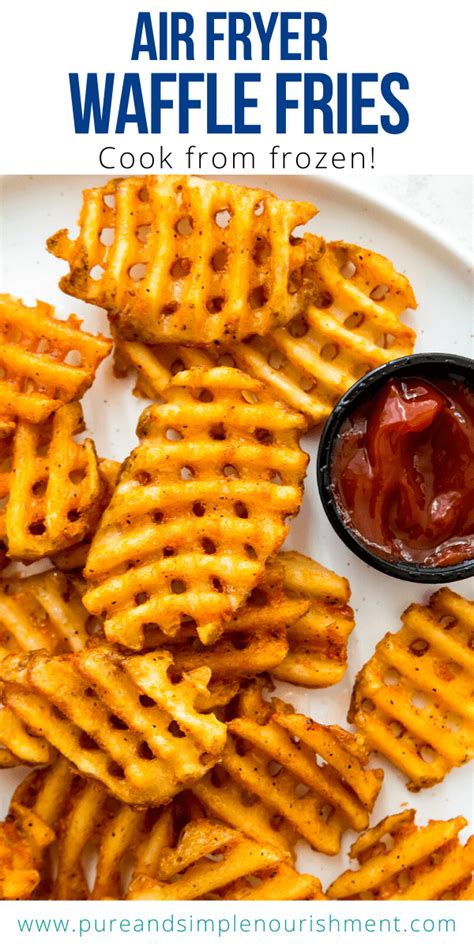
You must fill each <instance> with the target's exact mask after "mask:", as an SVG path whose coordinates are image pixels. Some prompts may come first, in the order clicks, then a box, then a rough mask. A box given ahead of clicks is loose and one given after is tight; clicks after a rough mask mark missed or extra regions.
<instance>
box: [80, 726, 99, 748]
mask: <svg viewBox="0 0 474 948" xmlns="http://www.w3.org/2000/svg"><path fill="white" fill-rule="evenodd" d="M79 744H80V746H81V747H82V749H83V750H97V749H98V745H97V742H96V741H95V740H94V738H93V737H91V736H90V735H89V734H86V732H85V731H81V735H80V737H79Z"/></svg>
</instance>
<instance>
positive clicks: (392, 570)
mask: <svg viewBox="0 0 474 948" xmlns="http://www.w3.org/2000/svg"><path fill="white" fill-rule="evenodd" d="M396 378H421V379H426V380H429V379H440V378H453V379H456V380H458V381H462V382H465V383H466V384H467V385H469V386H470V387H471V388H473V389H474V361H473V360H472V359H466V358H464V356H458V355H449V354H448V353H444V352H427V353H420V354H419V355H410V356H404V357H403V358H402V359H395V360H394V361H393V362H388V363H387V364H386V365H382V366H380V368H378V369H374V370H373V371H372V372H368V373H367V375H364V376H363V378H361V379H360V380H359V381H358V382H356V383H355V385H353V386H352V388H350V389H349V390H348V391H347V392H346V393H345V395H343V396H342V398H341V399H340V401H338V403H337V405H336V407H335V408H334V410H333V412H332V414H331V415H330V417H329V418H328V420H327V422H326V424H325V426H324V428H323V432H322V434H321V440H320V443H319V451H318V461H317V477H318V488H319V494H320V497H321V500H322V503H323V507H324V510H325V512H326V515H327V517H328V519H329V521H330V523H331V524H332V526H333V527H334V529H335V531H336V533H337V534H338V536H339V537H340V538H341V540H343V542H344V543H345V544H346V546H347V547H349V549H350V550H352V552H353V553H355V554H356V556H358V557H359V558H360V559H361V560H364V562H365V563H368V564H369V566H373V567H374V569H377V570H379V571H380V572H381V573H385V574H386V575H387V576H395V577H397V579H405V580H408V581H409V582H412V583H449V582H454V581H455V580H458V579H467V577H468V576H473V575H474V559H469V560H463V561H462V562H461V563H454V564H452V565H449V566H424V565H423V564H421V563H405V562H399V561H395V562H394V561H392V560H386V559H383V557H381V556H378V555H377V553H374V552H373V551H372V550H370V549H368V547H366V546H364V544H363V543H361V541H360V540H359V539H358V538H357V536H356V535H355V534H354V533H352V531H351V530H350V528H349V527H348V526H346V524H345V523H344V522H343V520H342V519H341V516H340V514H339V512H338V509H337V506H336V502H335V498H334V494H333V489H332V485H331V462H332V453H333V448H334V444H335V441H336V438H337V436H338V434H339V431H340V429H341V426H342V425H343V423H344V422H345V420H346V419H347V418H348V416H349V415H351V414H352V412H353V411H354V409H356V408H358V407H359V405H361V404H362V403H363V402H366V401H367V400H368V399H370V397H371V396H372V397H374V396H375V395H376V394H377V393H378V392H379V390H380V389H381V388H382V386H383V385H384V384H385V383H386V382H388V381H389V380H390V379H396Z"/></svg>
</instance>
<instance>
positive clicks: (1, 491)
mask: <svg viewBox="0 0 474 948" xmlns="http://www.w3.org/2000/svg"><path fill="white" fill-rule="evenodd" d="M11 470H12V439H11V438H0V571H1V570H3V569H5V567H6V566H8V562H9V560H8V543H7V527H6V518H5V512H6V506H7V501H8V494H9V491H10V484H11Z"/></svg>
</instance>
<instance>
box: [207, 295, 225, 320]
mask: <svg viewBox="0 0 474 948" xmlns="http://www.w3.org/2000/svg"><path fill="white" fill-rule="evenodd" d="M224 306H225V296H210V297H209V299H208V300H206V309H207V311H208V313H211V315H215V314H216V313H220V312H222V310H223V309H224Z"/></svg>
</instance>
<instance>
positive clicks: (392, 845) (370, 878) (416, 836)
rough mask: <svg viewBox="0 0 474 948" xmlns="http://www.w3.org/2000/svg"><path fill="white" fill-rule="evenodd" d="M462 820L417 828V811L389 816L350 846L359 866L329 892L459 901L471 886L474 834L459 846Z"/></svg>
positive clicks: (358, 896) (355, 896)
mask: <svg viewBox="0 0 474 948" xmlns="http://www.w3.org/2000/svg"><path fill="white" fill-rule="evenodd" d="M466 822H467V821H466V820H465V819H464V818H463V817H462V816H458V817H456V818H455V819H452V820H430V821H429V823H428V825H427V826H415V810H407V811H406V812H405V813H397V814H396V815H395V816H388V817H386V818H385V819H384V820H382V821H381V822H380V823H378V824H377V826H374V827H373V829H369V830H367V832H366V833H363V834H362V836H360V837H359V839H358V840H356V842H355V843H354V844H353V845H352V846H351V849H350V856H351V858H352V859H357V860H358V862H359V865H360V868H359V869H348V870H347V871H346V872H343V873H342V875H341V876H339V878H338V879H336V880H335V881H334V882H333V883H332V885H330V886H329V889H328V890H327V893H326V894H327V896H328V897H329V898H331V899H357V900H360V899H378V900H383V899H389V900H390V899H396V900H397V901H398V900H402V901H413V900H416V899H428V900H438V899H463V898H465V897H466V892H467V890H469V888H470V887H471V885H472V882H471V876H472V872H473V870H474V836H471V838H470V839H469V840H468V842H467V843H466V845H465V846H463V845H462V844H461V843H460V841H459V839H458V833H459V832H460V830H462V828H463V827H464V826H466Z"/></svg>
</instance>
